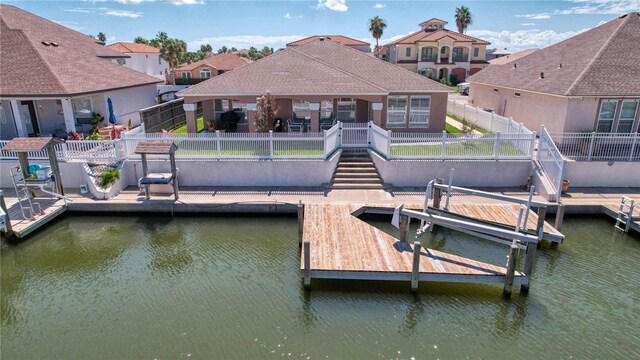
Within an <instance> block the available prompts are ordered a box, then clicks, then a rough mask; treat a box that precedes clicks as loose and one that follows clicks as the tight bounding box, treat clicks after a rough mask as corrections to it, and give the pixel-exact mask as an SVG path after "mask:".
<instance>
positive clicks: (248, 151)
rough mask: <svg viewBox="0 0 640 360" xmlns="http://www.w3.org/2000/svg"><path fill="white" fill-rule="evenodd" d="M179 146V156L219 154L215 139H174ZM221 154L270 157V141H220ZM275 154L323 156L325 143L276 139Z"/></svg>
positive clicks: (177, 153)
mask: <svg viewBox="0 0 640 360" xmlns="http://www.w3.org/2000/svg"><path fill="white" fill-rule="evenodd" d="M173 141H174V142H175V144H176V145H177V146H178V151H177V152H176V155H178V156H213V157H216V156H217V155H218V149H217V148H216V142H215V140H214V139H210V140H208V141H206V140H203V141H201V142H195V141H192V140H187V141H184V142H183V141H181V140H180V139H174V140H173ZM220 147H221V149H220V154H221V155H222V156H228V157H234V156H237V157H243V156H260V157H269V143H268V142H266V141H264V142H259V143H258V142H255V141H229V140H226V141H225V140H222V141H221V142H220ZM273 155H274V156H323V155H324V144H323V142H322V140H316V141H296V140H292V141H286V140H276V141H274V142H273Z"/></svg>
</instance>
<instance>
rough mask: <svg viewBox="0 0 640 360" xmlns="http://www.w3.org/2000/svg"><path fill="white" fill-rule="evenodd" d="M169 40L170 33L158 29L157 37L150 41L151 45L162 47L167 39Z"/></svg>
mask: <svg viewBox="0 0 640 360" xmlns="http://www.w3.org/2000/svg"><path fill="white" fill-rule="evenodd" d="M167 40H169V35H167V33H166V32H164V31H158V33H157V34H156V38H155V39H151V40H150V41H149V45H151V46H153V47H155V48H158V49H161V48H162V45H163V44H164V42H165V41H167Z"/></svg>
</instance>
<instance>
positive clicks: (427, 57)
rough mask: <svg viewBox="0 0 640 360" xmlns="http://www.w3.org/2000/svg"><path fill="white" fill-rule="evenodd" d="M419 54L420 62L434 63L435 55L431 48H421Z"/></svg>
mask: <svg viewBox="0 0 640 360" xmlns="http://www.w3.org/2000/svg"><path fill="white" fill-rule="evenodd" d="M421 52H422V54H421V56H420V61H436V54H434V52H433V48H432V47H423V48H422V50H421Z"/></svg>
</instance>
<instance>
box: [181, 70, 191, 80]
mask: <svg viewBox="0 0 640 360" xmlns="http://www.w3.org/2000/svg"><path fill="white" fill-rule="evenodd" d="M182 78H183V79H191V72H189V71H184V72H183V73H182Z"/></svg>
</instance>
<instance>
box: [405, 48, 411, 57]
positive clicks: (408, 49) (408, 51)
mask: <svg viewBox="0 0 640 360" xmlns="http://www.w3.org/2000/svg"><path fill="white" fill-rule="evenodd" d="M404 55H405V57H408V58H410V57H411V48H410V47H407V48H406V50H405V51H404Z"/></svg>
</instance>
